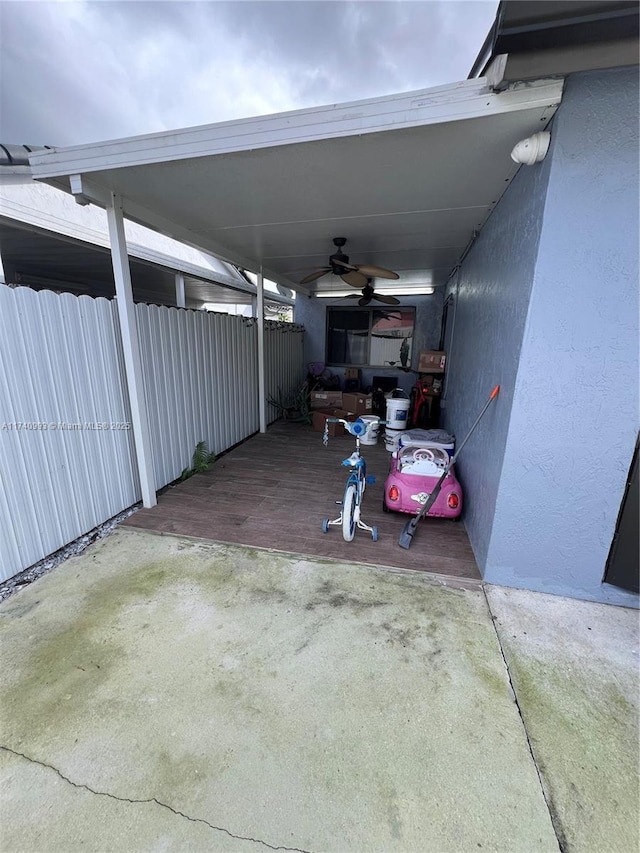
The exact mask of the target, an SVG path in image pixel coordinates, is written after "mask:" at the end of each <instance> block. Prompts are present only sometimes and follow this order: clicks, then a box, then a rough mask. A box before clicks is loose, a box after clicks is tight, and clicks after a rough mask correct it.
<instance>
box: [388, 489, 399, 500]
mask: <svg viewBox="0 0 640 853" xmlns="http://www.w3.org/2000/svg"><path fill="white" fill-rule="evenodd" d="M387 497H388V498H389V500H390V501H393V502H394V503H395V502H396V501H399V500H400V489H399V488H398V487H397V486H391V487H390V489H389V491H388V492H387Z"/></svg>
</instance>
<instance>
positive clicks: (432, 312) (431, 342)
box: [294, 290, 443, 392]
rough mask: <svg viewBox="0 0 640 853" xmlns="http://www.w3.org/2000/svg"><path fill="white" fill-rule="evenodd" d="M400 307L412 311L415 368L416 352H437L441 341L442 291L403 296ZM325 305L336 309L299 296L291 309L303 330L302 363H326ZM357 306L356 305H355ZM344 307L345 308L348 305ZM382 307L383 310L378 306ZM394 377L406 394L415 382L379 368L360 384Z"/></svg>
mask: <svg viewBox="0 0 640 853" xmlns="http://www.w3.org/2000/svg"><path fill="white" fill-rule="evenodd" d="M400 303H401V304H402V305H406V306H411V307H415V309H416V325H415V336H414V345H413V347H414V348H413V352H414V353H415V358H414V359H413V364H414V365H417V358H418V352H419V351H420V350H421V349H436V348H437V346H438V343H439V340H440V322H441V318H442V303H443V294H442V291H438V290H437V291H436V292H435V293H434V294H432V295H431V296H402V297H400ZM327 304H330V305H336V304H337V300H331V299H316V298H315V297H312V298H311V299H308V298H307V297H306V296H298V297H297V298H296V305H295V309H294V320H295V322H296V323H302V325H303V326H304V327H305V336H304V340H305V359H306V360H307V362H309V361H324V360H325V338H326V313H327ZM354 304H357V303H354ZM345 305H346V306H347V307H348V305H347V303H345ZM381 307H384V306H381ZM330 369H331V371H332V372H333V373H335V374H338V375H339V376H342V375H343V373H344V371H343V370H342V369H341V368H339V367H332V368H330ZM374 375H375V376H397V377H398V378H399V382H398V385H399V387H400V388H404V390H405V391H407V392H408V391H409V390H410V389H411V386H412V385H413V383H414V382H415V381H416V378H417V376H416V374H415V373H402V372H401V371H397V370H393V369H389V370H382V368H375V369H372V370H363V371H362V382H363V385H364V386H367V385H370V384H371V381H372V378H373V376H374Z"/></svg>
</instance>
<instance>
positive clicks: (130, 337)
mask: <svg viewBox="0 0 640 853" xmlns="http://www.w3.org/2000/svg"><path fill="white" fill-rule="evenodd" d="M107 222H108V225H109V240H110V241H111V261H112V263H113V277H114V279H115V282H116V303H117V306H118V321H119V324H120V336H121V338H122V349H123V351H124V365H125V372H126V375H127V388H128V390H129V406H130V408H131V421H132V427H133V439H134V443H135V448H136V459H137V462H138V474H139V476H140V487H141V489H142V503H143V504H144V506H145V507H152V506H155V505H156V503H157V500H156V486H155V479H154V476H153V460H152V456H151V437H150V433H149V418H148V415H147V404H146V400H145V396H144V385H143V381H142V361H141V358H140V344H139V341H138V327H137V325H136V314H135V305H134V304H133V291H132V289H131V270H130V269H129V257H128V255H127V240H126V237H125V233H124V219H123V216H122V203H121V201H120V198H119V197H118V196H117V195H115V193H111V201H110V204H109V205H108V206H107Z"/></svg>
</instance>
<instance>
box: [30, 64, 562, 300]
mask: <svg viewBox="0 0 640 853" xmlns="http://www.w3.org/2000/svg"><path fill="white" fill-rule="evenodd" d="M561 96H562V81H559V80H553V81H537V82H534V83H529V84H526V85H515V86H512V87H511V88H509V89H507V90H506V91H503V92H500V93H496V92H494V91H492V90H491V88H490V86H489V83H488V82H487V80H486V79H485V78H479V79H475V80H467V81H463V82H461V83H454V84H450V85H446V86H439V87H436V88H433V89H425V90H421V91H417V92H410V93H403V94H397V95H391V96H387V97H383V98H376V99H372V100H366V101H357V102H352V103H346V104H334V105H330V106H326V107H318V108H314V109H307V110H298V111H295V112H290V113H281V114H278V115H273V116H266V117H261V118H251V119H243V120H239V121H232V122H224V123H221V124H214V125H207V126H204V127H197V128H188V129H184V130H178V131H172V132H165V133H157V134H149V135H145V136H138V137H131V138H128V139H122V140H116V141H110V142H104V143H94V144H89V145H81V146H75V147H71V148H65V149H57V150H56V149H54V150H51V151H45V152H36V153H33V154H32V155H31V156H30V162H31V164H32V169H33V174H34V177H35V178H37V179H41V180H46V181H48V182H50V183H52V184H55V185H57V186H60V187H62V188H63V189H65V190H67V191H69V190H71V191H72V192H74V193H75V194H76V198H77V199H78V200H79V201H80V202H83V201H84V202H86V201H91V202H95V203H98V204H102V205H105V206H108V204H109V199H110V197H111V194H115V196H117V197H118V199H119V203H120V204H121V207H122V211H123V214H124V216H125V217H127V218H129V219H132V220H134V221H137V222H140V223H142V224H144V225H147V226H150V227H152V228H156V229H157V230H159V231H162V232H163V233H165V234H168V235H170V236H173V237H175V238H176V239H179V240H183V241H185V242H187V243H189V244H190V245H193V246H197V247H198V248H200V249H204V250H206V251H208V252H211V253H213V254H215V255H216V256H218V257H220V258H222V259H223V260H226V261H229V262H231V263H234V264H238V265H240V266H242V267H245V268H247V269H254V270H258V269H260V268H261V267H262V268H263V272H264V275H265V276H267V277H268V278H270V279H273V280H274V281H277V282H279V283H281V284H282V285H284V286H287V287H293V288H295V289H296V290H298V291H301V292H308V288H307V287H303V286H301V285H300V284H299V281H300V279H301V278H303V277H304V275H305V274H306V271H310V270H313V269H316V268H319V267H321V266H323V265H326V262H327V258H328V256H329V254H330V253H331V251H333V246H332V242H331V240H332V238H333V237H335V236H344V237H346V238H347V240H348V243H347V246H346V251H347V254H348V255H349V256H350V259H351V262H352V263H365V262H366V263H372V264H376V265H378V266H383V267H387V268H390V269H394V270H396V271H398V272H399V273H400V274H401V277H400V280H399V282H397V285H396V287H397V288H398V289H399V290H401V289H402V287H403V284H406V283H408V282H411V283H414V284H415V283H416V282H421V283H424V284H431V285H435V286H437V285H442V284H444V283H445V282H446V280H447V278H448V276H449V274H450V272H451V270H452V268H454V267H455V265H456V263H457V262H458V261H459V259H460V257H461V255H462V254H463V252H464V250H465V247H466V246H467V245H468V244H469V242H470V241H471V240H472V239H473V236H474V234H475V233H476V232H477V231H478V230H479V229H480V228H481V227H482V225H483V223H484V222H485V220H486V218H487V217H488V216H489V214H490V213H491V211H492V210H493V208H494V207H495V205H496V204H497V203H498V201H499V199H500V196H501V195H502V193H503V192H504V190H505V189H506V187H507V186H508V184H509V182H510V180H511V179H512V178H513V176H514V174H515V172H516V171H517V168H518V166H517V165H516V164H515V163H513V162H512V160H511V159H510V156H509V154H510V151H511V150H512V148H513V146H514V145H515V144H516V143H517V142H518V141H519V140H521V139H523V138H525V137H527V136H529V135H531V134H532V133H534V132H536V131H539V130H543V129H544V128H545V127H546V125H547V124H548V122H549V121H550V119H551V118H552V116H553V114H554V112H555V110H556V108H557V106H558V104H559V102H560V99H561ZM73 176H75V177H73ZM70 178H72V181H71V184H70ZM336 283H337V282H336ZM331 287H332V278H331V276H325V277H324V278H322V279H320V280H319V281H318V282H317V283H316V284H315V285H314V289H317V290H319V291H322V290H327V289H331Z"/></svg>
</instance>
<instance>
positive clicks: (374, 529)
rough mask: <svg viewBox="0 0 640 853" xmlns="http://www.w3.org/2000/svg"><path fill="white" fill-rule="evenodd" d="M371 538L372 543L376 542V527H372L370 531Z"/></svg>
mask: <svg viewBox="0 0 640 853" xmlns="http://www.w3.org/2000/svg"><path fill="white" fill-rule="evenodd" d="M371 538H372V539H373V541H374V542H377V541H378V528H377V527H374V528H373V530H372V531H371Z"/></svg>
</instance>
